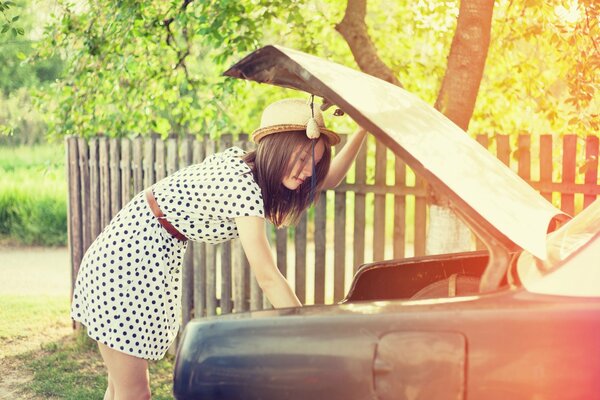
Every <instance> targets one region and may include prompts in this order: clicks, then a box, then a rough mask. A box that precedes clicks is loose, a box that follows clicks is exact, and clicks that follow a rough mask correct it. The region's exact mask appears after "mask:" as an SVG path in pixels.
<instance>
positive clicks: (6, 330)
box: [0, 245, 72, 400]
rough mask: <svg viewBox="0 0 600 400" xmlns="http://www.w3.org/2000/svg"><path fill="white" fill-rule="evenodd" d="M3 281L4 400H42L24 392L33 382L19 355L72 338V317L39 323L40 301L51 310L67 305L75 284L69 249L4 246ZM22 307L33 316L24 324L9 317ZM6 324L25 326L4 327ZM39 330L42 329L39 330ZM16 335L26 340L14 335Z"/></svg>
mask: <svg viewBox="0 0 600 400" xmlns="http://www.w3.org/2000/svg"><path fill="white" fill-rule="evenodd" d="M0 276H2V279H0V299H2V303H0V399H11V400H14V399H41V397H36V396H35V395H32V394H29V393H26V392H23V390H22V388H23V386H24V385H25V384H26V383H27V382H29V381H30V380H31V379H32V376H31V372H29V371H28V370H27V369H25V368H22V364H23V362H24V360H23V359H22V358H19V357H18V355H19V354H23V353H28V352H30V351H34V350H40V351H42V350H41V347H42V345H43V344H47V343H50V342H54V341H57V340H61V339H64V338H65V337H68V336H69V335H70V334H71V333H72V329H71V325H70V323H69V320H68V316H65V315H62V316H61V317H60V318H58V319H57V320H56V322H52V323H50V324H48V323H45V322H44V323H43V324H41V325H40V323H41V322H42V321H39V318H36V307H39V305H38V304H40V302H39V300H40V299H42V300H43V301H47V302H48V304H51V305H52V306H53V307H55V306H56V304H57V303H59V304H61V307H63V308H64V304H65V303H66V302H65V299H67V301H68V298H69V296H70V282H71V278H70V270H69V257H68V253H67V249H66V248H64V247H60V248H39V247H13V246H10V247H8V246H5V245H1V246H0ZM36 299H37V300H36ZM28 302H29V303H28ZM14 304H19V308H13V307H12V306H13V305H14ZM41 304H42V306H43V304H44V303H43V302H42V303H41ZM67 304H68V303H67ZM22 307H25V308H26V309H27V310H28V311H29V310H31V311H32V312H31V313H29V312H28V313H27V314H28V315H26V316H23V318H21V319H20V318H15V317H14V315H10V313H11V311H14V310H15V309H16V310H19V309H22ZM44 315H45V314H44ZM5 318H6V320H11V321H18V322H19V323H22V324H23V326H20V327H11V326H6V320H5ZM9 318H10V319H9ZM32 319H33V321H32ZM38 326H40V327H42V326H43V329H36V327H38ZM15 329H19V332H20V331H22V334H15V331H14V330H15ZM45 399H47V397H45Z"/></svg>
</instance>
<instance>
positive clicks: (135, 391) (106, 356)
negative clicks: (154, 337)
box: [98, 342, 150, 400]
mask: <svg viewBox="0 0 600 400" xmlns="http://www.w3.org/2000/svg"><path fill="white" fill-rule="evenodd" d="M98 348H99V349H100V354H102V359H103V360H104V365H106V368H107V369H108V378H109V387H108V389H107V394H108V395H109V396H110V394H111V393H110V387H111V382H112V387H113V393H112V398H111V397H109V399H110V400H148V399H150V379H149V376H148V362H147V361H146V360H144V359H143V358H138V357H134V356H131V355H129V354H125V353H121V352H120V351H117V350H114V349H111V348H110V347H108V346H106V345H104V344H102V343H100V342H98ZM105 398H106V395H105Z"/></svg>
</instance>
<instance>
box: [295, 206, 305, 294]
mask: <svg viewBox="0 0 600 400" xmlns="http://www.w3.org/2000/svg"><path fill="white" fill-rule="evenodd" d="M306 225H307V216H306V212H304V213H302V216H301V217H300V220H299V221H298V224H297V225H296V229H295V232H294V248H295V259H296V262H295V267H296V271H295V276H296V280H295V283H296V295H297V296H298V299H299V300H300V302H301V303H302V304H305V303H306Z"/></svg>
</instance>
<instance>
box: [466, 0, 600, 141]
mask: <svg viewBox="0 0 600 400" xmlns="http://www.w3.org/2000/svg"><path fill="white" fill-rule="evenodd" d="M599 10H600V6H599V5H598V4H597V2H594V1H579V2H574V3H571V7H570V8H569V9H565V8H564V6H563V2H560V1H538V0H530V1H527V2H510V1H502V2H499V4H497V6H496V9H495V17H494V23H493V28H492V29H493V32H492V43H491V46H490V52H489V55H488V59H487V64H486V70H485V75H484V80H483V82H482V86H481V89H480V92H479V96H478V103H477V107H476V110H475V114H474V115H473V121H472V124H471V129H470V130H471V131H472V132H475V133H487V134H490V135H491V134H492V133H494V132H499V133H508V134H513V135H516V134H519V133H525V132H529V133H534V134H544V133H554V134H557V135H563V134H568V133H577V134H579V135H581V136H585V135H589V134H590V133H593V132H597V131H598V128H599V123H600V120H599V118H598V113H599V111H598V110H600V101H599V96H597V95H595V93H596V92H597V90H598V89H599V84H600V74H599V71H600V52H599V50H598V49H599V45H600V43H598V42H599V40H598V38H599V37H600V26H599Z"/></svg>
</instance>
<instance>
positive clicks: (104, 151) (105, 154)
mask: <svg viewBox="0 0 600 400" xmlns="http://www.w3.org/2000/svg"><path fill="white" fill-rule="evenodd" d="M98 153H99V155H100V162H99V170H100V225H101V229H104V227H105V226H106V225H108V223H109V222H110V220H111V218H112V215H111V209H110V208H111V207H110V163H109V149H108V139H107V138H105V137H101V138H100V139H98Z"/></svg>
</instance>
